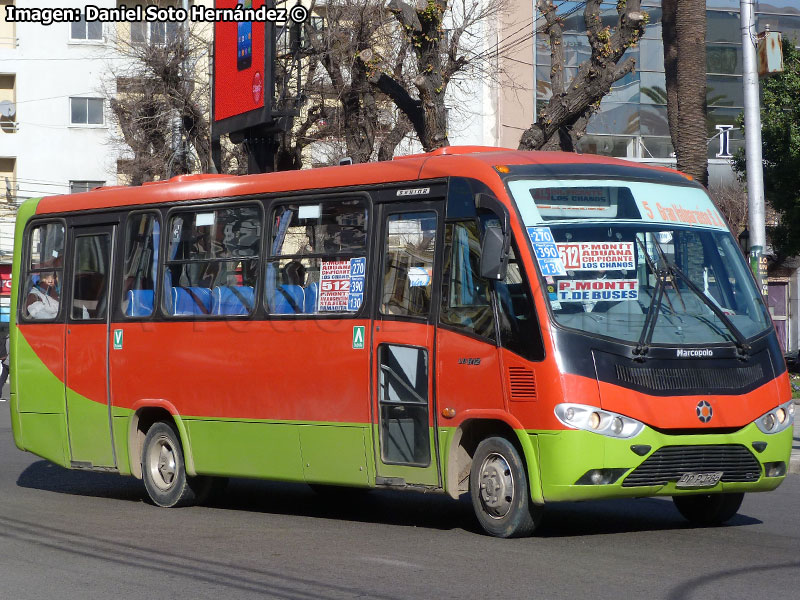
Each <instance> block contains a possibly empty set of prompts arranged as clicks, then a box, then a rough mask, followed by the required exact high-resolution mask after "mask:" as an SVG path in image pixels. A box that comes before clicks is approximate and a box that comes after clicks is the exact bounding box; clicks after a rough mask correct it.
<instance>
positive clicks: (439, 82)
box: [370, 0, 506, 152]
mask: <svg viewBox="0 0 800 600" xmlns="http://www.w3.org/2000/svg"><path fill="white" fill-rule="evenodd" d="M505 5H506V3H505V1H504V0H453V1H450V0H410V1H405V0H391V1H390V2H389V3H388V5H387V8H388V10H389V11H390V12H391V14H392V15H393V16H394V18H395V20H396V22H397V24H398V25H399V29H398V34H399V36H400V40H401V44H404V46H402V47H403V48H405V49H406V50H405V51H406V52H408V53H409V57H410V58H411V60H410V61H407V63H401V62H400V60H401V59H404V58H405V57H404V56H403V54H402V53H398V54H397V55H395V58H394V62H392V61H386V60H384V61H380V60H379V61H376V64H375V69H374V70H373V74H372V76H371V77H370V80H371V81H372V83H373V84H374V85H375V86H376V87H377V88H378V89H379V90H381V91H382V92H383V93H385V94H386V95H387V96H389V97H390V98H391V99H392V101H393V102H394V103H395V104H396V105H397V107H398V108H399V109H400V111H402V113H403V114H404V115H405V117H406V119H407V121H408V123H410V124H411V126H412V127H413V129H414V132H415V133H416V135H417V137H418V138H419V141H420V142H421V143H422V147H423V149H424V150H425V151H426V152H427V151H430V150H434V149H435V148H440V147H442V146H448V145H449V144H450V141H449V140H448V136H447V114H446V107H445V98H446V94H447V90H448V86H449V84H450V83H451V82H452V81H453V80H454V78H456V77H457V76H459V75H463V74H464V73H465V72H467V71H469V70H471V71H472V72H473V74H474V73H476V72H482V73H483V74H488V72H489V70H490V69H489V68H488V65H489V64H490V63H492V64H493V60H492V59H493V58H494V55H495V53H496V50H497V48H496V47H489V48H488V49H487V48H486V47H485V38H486V36H485V32H486V31H487V30H488V29H489V28H491V27H492V26H493V23H495V22H496V21H498V20H499V17H500V15H501V14H502V12H503V10H504V9H505ZM400 64H404V68H403V69H399V68H398V66H399V65H400ZM401 72H402V73H405V77H401V76H400V74H401ZM497 75H498V74H497V73H496V72H494V73H492V74H491V76H492V77H496V76H497Z"/></svg>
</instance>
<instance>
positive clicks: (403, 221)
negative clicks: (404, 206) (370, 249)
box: [380, 211, 436, 317]
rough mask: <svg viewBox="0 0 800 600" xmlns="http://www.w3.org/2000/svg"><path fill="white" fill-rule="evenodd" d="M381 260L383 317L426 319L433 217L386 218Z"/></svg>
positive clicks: (428, 214) (405, 215)
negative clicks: (396, 316)
mask: <svg viewBox="0 0 800 600" xmlns="http://www.w3.org/2000/svg"><path fill="white" fill-rule="evenodd" d="M386 230H387V231H386V233H387V235H386V242H385V243H386V247H385V250H384V258H383V293H382V296H381V308H380V312H381V314H384V315H402V316H406V317H427V316H428V314H429V313H430V309H431V289H432V287H433V286H432V285H431V282H432V281H433V258H434V255H435V252H436V213H435V212H429V211H424V212H414V213H401V214H394V215H389V217H388V219H387V220H386Z"/></svg>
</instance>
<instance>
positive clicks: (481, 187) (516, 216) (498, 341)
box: [437, 175, 549, 363]
mask: <svg viewBox="0 0 800 600" xmlns="http://www.w3.org/2000/svg"><path fill="white" fill-rule="evenodd" d="M526 178H527V177H526V176H520V177H518V179H526ZM456 179H458V180H461V181H464V182H465V183H467V185H469V186H470V188H471V190H472V192H473V196H475V195H476V194H479V193H484V194H489V195H491V196H492V197H493V198H494V199H495V200H496V201H497V202H498V203H500V204H502V205H503V206H504V207H505V208H506V210H507V211H508V218H509V224H508V227H509V235H510V236H511V243H510V248H511V249H513V250H514V251H515V252H516V261H517V263H518V264H519V266H520V274H521V275H522V285H523V286H525V289H526V291H527V293H528V297H529V298H530V304H531V311H532V313H533V317H534V318H535V319H536V329H537V331H538V333H539V336H538V339H537V340H536V342H537V344H538V346H539V348H540V349H541V358H535V359H534V358H528V357H526V356H523V355H521V354H520V353H519V352H516V351H514V350H512V349H511V348H508V347H507V346H504V345H503V342H502V336H501V335H500V303H499V300H498V298H497V289H496V285H495V284H496V282H495V281H490V283H491V298H492V312H493V319H494V329H495V339H494V340H490V339H488V338H486V337H483V336H479V335H477V334H475V333H472V332H469V331H465V330H463V329H459V328H457V327H453V326H451V325H447V324H444V323H442V322H441V321H439V322H438V323H437V327H441V328H443V329H446V330H447V331H452V332H454V333H458V334H461V335H465V336H467V337H470V338H472V339H475V340H479V341H482V342H485V343H490V344H493V345H495V346H496V347H497V348H503V349H504V350H506V351H508V352H511V353H512V354H514V355H515V356H518V357H520V358H522V359H523V360H527V361H530V362H535V363H542V362H544V361H545V360H547V344H546V343H545V336H544V332H543V330H542V324H543V320H542V317H541V314H540V312H539V308H538V306H537V304H536V300H537V298H536V297H537V295H540V294H534V293H533V287H532V285H531V283H532V281H533V280H532V279H531V276H530V275H529V274H528V269H527V267H526V264H525V261H524V259H523V256H522V252H521V247H520V244H519V243H518V242H517V241H516V240H517V234H516V232H515V231H514V221H515V220H516V222H517V224H518V225H519V226H520V228H521V230H522V232H523V233H524V231H525V226H524V224H523V223H522V215H520V213H519V209H518V208H517V205H516V203H515V202H514V200H513V198H512V197H511V194H510V193H509V191H508V188H507V185H506V180H505V179H503V178H499V181H500V183H501V186H502V188H501V189H502V193H503V194H505V196H503V194H498V193H497V192H496V191H495V189H494V188H492V186H490V185H489V183H488V182H487V181H484V180H482V179H476V178H475V177H464V176H460V175H459V176H451V177H449V178H448V185H447V194H448V196H447V202H448V204H447V206H448V207H449V206H450V204H449V202H450V190H451V189H452V182H453V181H454V180H456ZM511 179H514V178H509V180H511ZM472 210H473V211H474V217H472V216H467V215H464V216H455V215H454V216H453V217H449V216H448V217H447V218H446V219H445V223H448V222H459V221H465V220H470V219H471V218H474V219H475V220H476V221H477V222H478V231H479V234H480V238H481V241H483V235H484V227H483V223H482V221H481V217H480V214H481V211H484V212H494V211H493V210H492V209H490V208H487V207H483V208H478V207H477V206H474V200H473V209H472ZM495 214H496V213H495ZM496 216H497V217H498V218H501V217H500V215H496ZM524 237H526V238H527V236H524ZM443 239H444V238H443ZM526 244H530V240H528V241H527V242H526ZM525 248H528V249H529V246H527V245H526V246H525ZM534 275H535V276H536V277H537V278H539V277H540V273H539V269H538V266H537V265H534ZM442 276H443V277H444V273H442ZM537 281H539V283H540V286H541V285H542V280H541V279H537ZM443 285H444V280H442V286H443ZM548 310H549V307H548Z"/></svg>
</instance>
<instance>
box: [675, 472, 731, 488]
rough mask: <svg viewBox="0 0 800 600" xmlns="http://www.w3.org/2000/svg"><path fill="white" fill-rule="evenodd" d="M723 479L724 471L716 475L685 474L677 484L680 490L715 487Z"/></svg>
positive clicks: (715, 473)
mask: <svg viewBox="0 0 800 600" xmlns="http://www.w3.org/2000/svg"><path fill="white" fill-rule="evenodd" d="M721 478H722V471H715V472H714V473H684V474H683V475H682V476H681V478H680V479H679V480H678V483H677V484H675V485H676V487H679V488H699V487H713V486H715V485H717V484H718V483H719V480H720V479H721Z"/></svg>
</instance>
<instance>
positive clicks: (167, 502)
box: [142, 422, 211, 508]
mask: <svg viewBox="0 0 800 600" xmlns="http://www.w3.org/2000/svg"><path fill="white" fill-rule="evenodd" d="M142 479H143V480H144V487H145V489H146V490H147V495H148V496H150V499H151V500H152V501H153V503H154V504H156V505H158V506H163V507H166V508H169V507H173V506H186V505H189V504H194V503H196V502H198V501H199V500H200V496H203V495H205V494H206V493H207V492H208V491H209V490H210V487H211V480H210V479H209V478H207V477H192V478H190V477H187V476H186V469H185V468H184V461H183V450H182V448H181V442H180V439H179V437H178V434H177V432H176V431H175V429H174V428H173V427H172V426H170V425H169V424H168V423H165V422H158V423H155V424H154V425H153V426H152V427H151V428H150V429H149V430H148V432H147V436H146V437H145V439H144V448H143V449H142Z"/></svg>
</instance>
